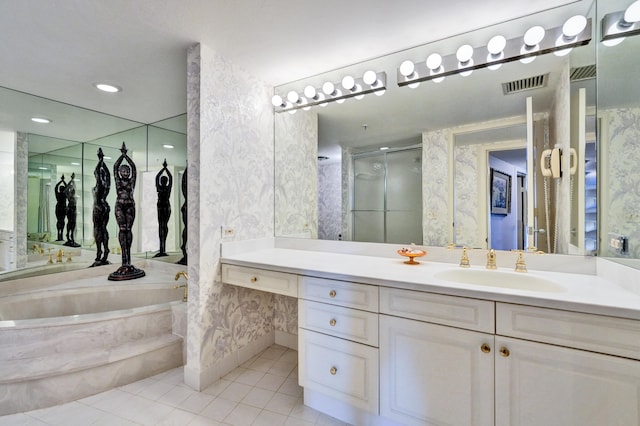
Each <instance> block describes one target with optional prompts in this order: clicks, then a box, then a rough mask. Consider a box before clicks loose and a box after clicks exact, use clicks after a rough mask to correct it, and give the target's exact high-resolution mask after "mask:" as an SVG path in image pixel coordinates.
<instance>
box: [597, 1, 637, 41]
mask: <svg viewBox="0 0 640 426" xmlns="http://www.w3.org/2000/svg"><path fill="white" fill-rule="evenodd" d="M638 34H640V0H636V1H634V2H633V3H631V4H630V5H629V7H627V8H626V9H625V10H621V11H618V12H612V13H608V14H606V15H605V16H604V17H603V18H602V44H604V45H605V46H615V45H617V44H620V43H622V41H623V40H624V39H625V38H626V37H631V36H635V35H638Z"/></svg>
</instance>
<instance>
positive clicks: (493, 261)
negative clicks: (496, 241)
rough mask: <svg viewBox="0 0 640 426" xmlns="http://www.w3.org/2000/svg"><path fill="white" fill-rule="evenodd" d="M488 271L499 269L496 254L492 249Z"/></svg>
mask: <svg viewBox="0 0 640 426" xmlns="http://www.w3.org/2000/svg"><path fill="white" fill-rule="evenodd" d="M487 269H498V265H497V264H496V252H495V250H494V249H490V250H489V253H487Z"/></svg>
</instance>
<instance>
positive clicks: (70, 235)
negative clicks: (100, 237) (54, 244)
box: [64, 173, 80, 247]
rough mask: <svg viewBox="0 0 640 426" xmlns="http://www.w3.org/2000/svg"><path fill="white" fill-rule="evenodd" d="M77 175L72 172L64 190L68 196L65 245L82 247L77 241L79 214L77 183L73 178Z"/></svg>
mask: <svg viewBox="0 0 640 426" xmlns="http://www.w3.org/2000/svg"><path fill="white" fill-rule="evenodd" d="M75 177H76V174H75V173H71V179H69V182H68V183H67V186H66V188H65V190H64V193H65V196H66V197H67V234H66V237H67V241H66V242H65V243H64V245H65V246H69V247H80V244H78V243H76V241H75V233H76V216H77V214H78V212H77V208H76V183H75V181H74V180H73V179H74V178H75Z"/></svg>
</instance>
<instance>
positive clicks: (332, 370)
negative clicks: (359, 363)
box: [329, 367, 338, 376]
mask: <svg viewBox="0 0 640 426" xmlns="http://www.w3.org/2000/svg"><path fill="white" fill-rule="evenodd" d="M337 372H338V369H337V368H335V367H331V370H329V373H331V375H332V376H335V375H336V373H337Z"/></svg>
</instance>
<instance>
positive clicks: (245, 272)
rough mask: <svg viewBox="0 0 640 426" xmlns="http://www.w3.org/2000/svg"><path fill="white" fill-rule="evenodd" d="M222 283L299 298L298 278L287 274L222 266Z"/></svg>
mask: <svg viewBox="0 0 640 426" xmlns="http://www.w3.org/2000/svg"><path fill="white" fill-rule="evenodd" d="M222 282H223V283H225V284H233V285H237V286H240V287H248V288H253V289H256V290H262V291H268V292H270V293H277V294H283V295H285V296H292V297H298V284H297V283H298V276H297V275H295V274H287V273H285V272H275V271H267V270H265V269H254V268H246V267H244V266H236V265H222Z"/></svg>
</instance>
